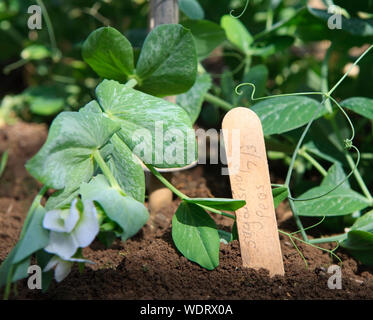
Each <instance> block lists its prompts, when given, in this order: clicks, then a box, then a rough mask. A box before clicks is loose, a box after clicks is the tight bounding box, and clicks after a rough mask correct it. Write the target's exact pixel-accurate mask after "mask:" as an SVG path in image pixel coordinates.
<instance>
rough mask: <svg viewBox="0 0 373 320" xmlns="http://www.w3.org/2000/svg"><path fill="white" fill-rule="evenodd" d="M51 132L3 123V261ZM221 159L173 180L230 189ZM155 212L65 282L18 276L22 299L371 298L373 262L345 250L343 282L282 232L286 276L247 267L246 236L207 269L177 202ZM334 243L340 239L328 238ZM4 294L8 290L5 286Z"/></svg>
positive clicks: (223, 223)
mask: <svg viewBox="0 0 373 320" xmlns="http://www.w3.org/2000/svg"><path fill="white" fill-rule="evenodd" d="M46 135H47V128H46V127H45V126H43V125H38V124H25V123H21V122H19V123H17V124H16V125H15V126H12V127H3V128H0V152H3V151H4V150H5V149H8V150H9V161H8V165H7V168H6V171H5V173H4V176H3V177H1V180H0V182H1V186H0V239H1V241H0V261H1V262H2V261H3V260H4V259H5V257H6V255H7V254H8V253H9V251H10V250H11V248H12V247H13V246H14V245H15V243H16V242H17V240H18V235H19V233H20V230H21V228H22V224H23V220H24V218H25V215H26V212H27V209H28V207H29V205H30V204H31V202H32V199H33V197H34V196H35V194H36V193H37V191H38V189H39V188H40V185H39V184H38V183H37V182H36V181H35V180H34V179H33V178H32V177H30V176H29V175H28V173H27V172H26V170H25V169H24V164H25V162H26V161H27V160H28V159H29V158H30V157H31V156H32V155H33V154H35V153H36V152H37V150H38V149H39V148H40V146H41V145H42V143H43V142H44V140H45V138H46ZM215 173H216V168H214V167H202V166H199V167H196V168H195V169H192V170H189V171H184V172H179V173H177V174H175V176H174V178H173V181H172V182H173V183H174V185H175V186H176V187H178V188H179V189H180V190H181V191H182V192H184V193H186V194H188V195H190V196H198V197H209V196H229V193H230V192H229V181H228V178H227V177H222V176H220V175H219V176H218V177H219V178H218V179H216V176H215ZM178 203H179V200H177V199H175V200H174V201H173V204H172V206H170V207H168V208H165V209H163V210H162V211H161V212H159V213H157V214H152V217H151V219H150V220H149V222H148V224H147V225H146V226H145V227H144V228H143V229H142V230H141V231H140V232H139V233H138V234H137V235H136V236H135V237H133V238H132V239H130V240H128V241H126V242H125V243H122V242H120V241H119V240H117V241H115V243H114V244H113V245H112V246H111V248H110V249H106V248H105V247H104V246H103V245H102V244H101V243H99V242H98V241H96V242H94V243H93V244H92V245H91V246H90V247H89V248H86V249H84V254H85V256H86V257H87V258H88V259H90V260H92V261H94V262H95V264H94V265H88V266H87V267H86V269H85V271H84V272H83V274H80V273H79V271H78V269H77V268H76V267H75V268H74V269H73V271H72V272H71V274H70V275H69V276H68V277H67V278H66V279H65V280H64V281H62V282H61V283H59V284H57V283H55V282H53V283H52V285H51V287H50V289H49V291H48V292H47V293H46V294H42V293H41V292H40V291H37V290H29V289H28V288H27V282H26V280H23V281H20V282H19V283H18V295H17V296H12V297H11V298H16V299H183V300H184V299H224V300H228V299H372V298H373V272H372V271H373V270H372V269H369V268H366V267H364V266H362V265H360V264H359V263H358V262H357V261H355V260H354V259H353V258H351V257H350V256H349V255H348V254H346V253H345V252H343V251H341V250H339V251H338V252H337V254H338V256H339V257H340V258H341V259H342V261H343V266H342V289H341V290H331V289H329V288H328V286H327V281H328V278H329V277H330V276H331V274H328V272H327V270H328V267H329V265H331V264H333V263H336V262H335V261H332V260H331V258H330V256H329V254H328V253H326V252H323V251H321V250H319V249H317V248H314V247H311V246H309V245H305V244H303V243H297V245H298V247H299V249H300V250H301V251H302V253H303V255H304V256H305V259H306V261H307V264H308V268H306V266H305V262H304V261H303V259H302V258H301V257H300V255H299V254H298V253H297V251H296V250H295V248H294V246H293V245H292V243H291V242H290V240H289V239H288V238H287V237H286V236H283V235H280V240H281V248H282V253H283V259H284V264H285V276H284V277H281V276H275V277H273V278H270V277H269V276H268V273H267V271H266V270H259V271H257V270H252V269H246V268H243V267H242V264H241V256H240V248H239V243H238V242H237V241H234V242H232V243H230V244H228V245H225V244H221V250H220V265H219V267H218V268H216V269H215V270H213V271H207V270H205V269H203V268H201V267H200V266H198V265H197V264H195V263H192V262H190V261H188V260H187V259H186V258H184V257H183V256H182V255H181V254H180V253H179V252H178V251H177V249H176V248H175V246H174V244H173V242H172V238H171V219H172V215H173V213H174V212H175V210H176V208H177V206H178ZM277 217H278V222H279V228H280V229H282V230H285V231H295V230H296V228H295V226H294V224H293V223H292V218H291V214H290V212H289V210H288V208H287V206H286V205H284V204H283V205H281V206H280V207H279V209H278V210H277ZM216 221H217V224H218V225H219V227H220V228H223V229H227V230H229V227H230V226H231V221H230V220H229V219H227V218H224V217H218V218H216ZM323 247H325V248H329V249H331V248H332V247H333V244H325V245H323ZM0 294H2V290H0Z"/></svg>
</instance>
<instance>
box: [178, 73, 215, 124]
mask: <svg viewBox="0 0 373 320" xmlns="http://www.w3.org/2000/svg"><path fill="white" fill-rule="evenodd" d="M210 88H211V77H210V75H209V74H208V73H205V74H202V75H198V76H197V80H196V82H195V83H194V85H193V87H192V88H190V89H189V90H188V91H187V92H185V93H183V94H179V95H178V96H177V97H176V103H177V104H178V105H179V106H180V107H182V108H183V109H184V110H185V111H186V112H187V113H188V115H189V117H190V120H191V121H192V123H194V122H195V121H196V120H197V118H198V116H199V114H200V112H201V107H202V103H203V100H204V95H205V94H206V93H207V92H208V91H209V90H210Z"/></svg>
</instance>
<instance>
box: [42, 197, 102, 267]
mask: <svg viewBox="0 0 373 320" xmlns="http://www.w3.org/2000/svg"><path fill="white" fill-rule="evenodd" d="M77 205H78V199H74V201H73V202H72V203H71V207H70V209H57V210H51V211H48V212H47V213H46V214H45V216H44V220H43V227H44V228H45V229H49V230H51V232H50V234H49V244H48V245H47V246H46V247H45V248H44V250H45V251H47V252H49V253H54V254H56V255H58V256H59V257H61V258H62V259H63V260H69V259H70V258H71V257H72V256H73V255H74V254H75V252H76V250H77V249H78V248H84V247H87V246H89V245H90V244H91V242H92V241H93V240H94V239H95V237H96V235H97V234H98V232H99V222H98V217H97V211H96V208H95V206H94V204H93V202H92V201H84V202H83V210H82V212H81V211H80V210H79V208H78V207H77ZM61 268H62V267H61Z"/></svg>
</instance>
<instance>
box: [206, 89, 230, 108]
mask: <svg viewBox="0 0 373 320" xmlns="http://www.w3.org/2000/svg"><path fill="white" fill-rule="evenodd" d="M204 99H205V100H206V101H207V102H210V103H212V104H214V105H216V106H218V107H220V108H222V109H223V110H225V111H229V110H231V109H233V108H234V106H233V105H232V104H230V103H228V102H227V101H225V100H223V99H220V98H218V97H216V96H214V95H212V94H210V93H206V94H205V95H204Z"/></svg>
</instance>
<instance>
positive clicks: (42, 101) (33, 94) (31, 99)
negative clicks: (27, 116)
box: [22, 86, 65, 116]
mask: <svg viewBox="0 0 373 320" xmlns="http://www.w3.org/2000/svg"><path fill="white" fill-rule="evenodd" d="M22 96H24V98H25V101H26V102H27V103H28V104H29V105H30V110H31V112H32V113H35V114H39V115H42V116H49V115H52V114H56V113H57V112H59V111H61V110H62V109H63V107H64V104H65V97H64V93H63V92H62V91H61V90H60V89H59V88H58V87H56V86H38V87H31V88H28V89H27V90H25V91H24V92H23V93H22Z"/></svg>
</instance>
